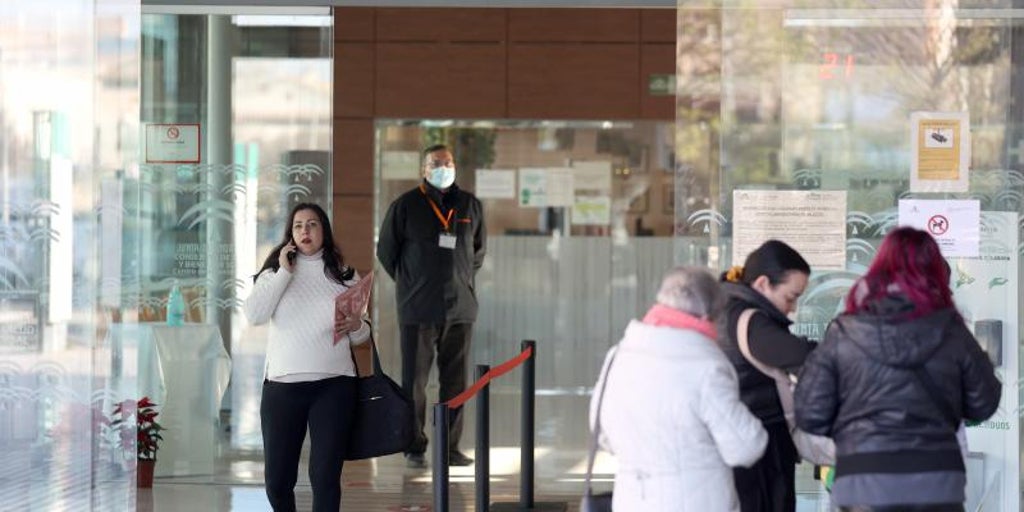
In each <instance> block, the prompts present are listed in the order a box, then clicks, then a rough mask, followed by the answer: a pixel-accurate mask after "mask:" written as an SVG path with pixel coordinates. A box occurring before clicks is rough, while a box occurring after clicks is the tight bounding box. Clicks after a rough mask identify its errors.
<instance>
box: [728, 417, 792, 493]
mask: <svg viewBox="0 0 1024 512" xmlns="http://www.w3.org/2000/svg"><path fill="white" fill-rule="evenodd" d="M765 430H767V431H768V446H767V447H766V448H765V450H764V455H762V456H761V459H760V460H758V461H757V462H755V463H754V465H753V466H751V467H749V468H733V470H732V475H733V481H734V484H735V485H736V494H737V495H739V499H740V511H741V512H794V511H795V510H796V459H795V457H796V453H795V449H794V448H793V442H792V441H791V440H790V437H789V436H790V434H789V428H788V427H787V426H786V424H785V423H784V422H777V423H773V424H770V425H765Z"/></svg>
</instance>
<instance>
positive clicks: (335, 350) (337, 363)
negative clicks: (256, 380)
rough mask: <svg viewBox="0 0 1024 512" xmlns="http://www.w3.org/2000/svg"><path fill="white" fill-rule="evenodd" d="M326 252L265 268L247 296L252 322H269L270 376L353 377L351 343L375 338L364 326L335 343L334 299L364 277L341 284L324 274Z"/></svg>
mask: <svg viewBox="0 0 1024 512" xmlns="http://www.w3.org/2000/svg"><path fill="white" fill-rule="evenodd" d="M321 256H322V254H321V252H318V253H316V254H314V255H312V256H306V255H305V254H302V253H297V257H296V258H295V265H294V266H293V267H292V271H291V272H289V271H288V270H285V269H284V268H280V269H278V271H277V272H274V271H273V270H270V269H268V270H265V271H263V273H261V274H260V275H259V277H258V278H257V279H256V284H255V285H253V289H252V293H250V294H249V298H248V299H246V301H245V316H246V317H247V318H248V319H249V323H251V324H252V325H260V324H264V323H266V322H267V321H270V329H269V333H268V336H267V362H266V367H265V369H266V372H265V377H266V378H267V379H270V380H279V381H285V382H297V381H310V380H319V379H324V378H328V377H333V376H337V375H349V376H354V375H355V374H356V371H355V365H354V364H353V362H352V350H351V348H350V344H351V345H358V344H361V343H363V342H364V341H366V340H367V339H368V338H369V337H370V326H369V324H367V323H366V322H365V321H364V322H363V326H362V327H361V328H360V329H359V330H358V331H356V332H353V333H351V334H350V335H349V337H348V338H349V343H345V342H344V340H342V341H341V342H339V343H338V344H337V345H335V344H334V298H335V297H337V296H338V294H340V293H341V292H343V291H345V290H346V289H348V288H349V287H350V286H352V285H354V284H355V283H356V282H357V281H359V275H358V274H356V275H355V276H354V277H353V278H352V280H350V281H346V282H345V284H340V283H337V282H335V281H334V280H332V279H330V278H328V277H327V275H325V274H324V260H323V258H322V257H321Z"/></svg>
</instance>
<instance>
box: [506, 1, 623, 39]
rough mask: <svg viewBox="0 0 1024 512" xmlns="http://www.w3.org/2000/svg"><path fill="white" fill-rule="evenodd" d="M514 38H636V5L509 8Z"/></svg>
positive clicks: (510, 33) (510, 30) (510, 35)
mask: <svg viewBox="0 0 1024 512" xmlns="http://www.w3.org/2000/svg"><path fill="white" fill-rule="evenodd" d="M508 13H509V15H508V36H509V41H511V42H574V43H578V42H598V43H615V42H623V43H625V42H634V41H637V40H639V38H640V11H639V10H637V9H509V10H508Z"/></svg>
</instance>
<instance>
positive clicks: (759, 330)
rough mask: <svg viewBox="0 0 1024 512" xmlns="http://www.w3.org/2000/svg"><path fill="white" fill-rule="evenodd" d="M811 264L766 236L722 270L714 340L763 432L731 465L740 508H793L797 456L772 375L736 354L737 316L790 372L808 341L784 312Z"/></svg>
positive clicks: (763, 352)
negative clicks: (751, 451) (745, 458)
mask: <svg viewBox="0 0 1024 512" xmlns="http://www.w3.org/2000/svg"><path fill="white" fill-rule="evenodd" d="M810 273H811V267H810V265H808V264H807V261H806V260H804V258H803V257H802V256H800V253H798V252H797V251H796V250H794V249H793V248H792V247H790V246H788V245H786V244H785V243H783V242H780V241H778V240H769V241H767V242H765V243H764V244H763V245H761V246H760V247H758V248H757V249H756V250H754V252H752V253H750V255H749V256H747V259H746V261H745V262H744V264H743V266H742V267H733V268H731V269H729V271H728V272H725V273H723V274H722V281H723V283H722V290H723V292H724V294H725V297H726V304H725V311H724V314H723V315H721V316H720V317H719V322H720V323H719V328H718V342H719V345H720V346H721V348H722V350H723V351H724V352H725V354H726V356H727V357H728V358H729V360H730V361H731V362H732V364H733V366H734V367H735V368H736V373H737V374H738V376H739V381H740V400H742V401H743V403H744V404H746V406H747V407H748V408H749V409H750V412H752V413H754V416H757V418H758V419H760V420H761V423H762V425H763V426H764V428H765V430H767V431H768V447H767V448H766V449H765V452H764V455H763V456H762V457H761V459H760V460H758V461H757V462H756V463H755V464H754V465H753V466H751V467H749V468H734V469H733V476H734V480H735V482H736V493H737V495H739V498H740V510H741V511H742V512H793V511H795V510H796V490H795V472H796V464H797V462H799V460H800V457H799V455H798V454H797V451H796V447H795V446H794V445H793V440H792V438H791V436H790V429H789V426H788V424H787V423H786V416H785V413H784V411H783V408H782V404H781V402H780V401H779V393H778V390H777V388H776V382H775V380H773V379H772V378H771V377H768V376H767V375H765V374H763V373H761V371H759V370H758V369H757V368H755V367H754V366H753V365H752V364H751V363H750V362H749V361H747V359H746V358H745V357H744V356H743V353H742V351H741V350H740V347H739V339H738V337H737V327H738V324H739V320H740V315H741V314H742V313H743V312H744V311H746V310H748V309H754V310H755V311H756V313H757V314H754V315H752V316H750V317H749V327H748V330H747V344H748V348H749V351H750V353H751V355H752V356H753V357H755V358H756V359H757V360H759V361H760V362H761V363H762V364H764V365H767V366H770V367H773V368H778V369H781V370H784V371H786V372H788V373H791V374H795V373H796V372H797V371H798V370H799V369H800V367H801V365H803V363H804V359H806V358H807V355H808V354H810V352H811V350H812V348H813V347H814V344H813V343H810V342H808V341H807V340H806V339H805V338H802V337H799V336H795V335H793V334H792V333H790V332H789V326H790V324H792V323H793V322H792V321H791V320H790V319H789V317H788V315H790V314H792V313H793V312H794V311H795V310H796V303H797V299H799V298H800V295H801V294H802V293H803V292H804V289H805V288H806V287H807V280H808V278H809V276H810Z"/></svg>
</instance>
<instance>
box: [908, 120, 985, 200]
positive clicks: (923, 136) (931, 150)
mask: <svg viewBox="0 0 1024 512" xmlns="http://www.w3.org/2000/svg"><path fill="white" fill-rule="evenodd" d="M910 121H911V139H910V140H911V141H912V143H913V147H914V155H913V159H912V163H911V175H910V191H911V192H966V191H967V187H968V175H967V173H968V168H969V166H970V161H971V143H970V140H971V136H970V119H969V117H968V114H967V113H966V112H914V113H912V114H911V115H910Z"/></svg>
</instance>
